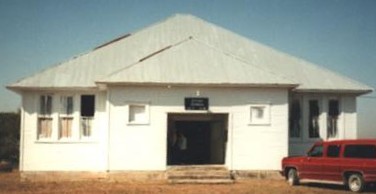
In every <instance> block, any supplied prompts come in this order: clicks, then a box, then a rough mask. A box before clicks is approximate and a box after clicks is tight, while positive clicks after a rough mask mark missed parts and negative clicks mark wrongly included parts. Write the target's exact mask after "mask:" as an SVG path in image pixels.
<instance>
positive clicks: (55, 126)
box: [35, 92, 98, 144]
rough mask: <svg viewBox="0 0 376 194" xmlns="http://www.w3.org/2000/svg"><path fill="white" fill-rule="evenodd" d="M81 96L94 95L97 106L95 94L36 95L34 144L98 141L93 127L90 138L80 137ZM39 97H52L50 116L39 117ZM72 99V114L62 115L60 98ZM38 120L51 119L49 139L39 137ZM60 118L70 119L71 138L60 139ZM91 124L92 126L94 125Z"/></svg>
mask: <svg viewBox="0 0 376 194" xmlns="http://www.w3.org/2000/svg"><path fill="white" fill-rule="evenodd" d="M82 95H94V96H95V101H94V103H95V105H96V104H97V100H98V98H97V94H95V93H89V94H88V93H65V92H64V93H39V94H38V95H36V96H37V97H36V98H35V99H36V103H35V105H36V109H37V110H38V113H37V116H36V119H37V121H36V123H37V125H36V126H37V127H36V139H35V143H51V144H59V143H63V144H64V143H98V139H97V137H96V132H95V127H93V129H92V130H93V131H92V135H91V136H90V137H82V136H81V135H80V133H81V126H80V125H81V123H80V121H81V115H80V107H81V101H80V97H81V96H82ZM41 96H52V110H51V114H50V115H41V114H40V112H41V111H40V110H39V109H40V100H39V99H40V97H41ZM64 96H65V97H68V96H69V97H73V112H72V114H68V115H67V114H65V113H62V112H63V111H62V108H63V107H62V106H61V98H62V97H64ZM39 118H51V119H52V131H51V134H52V135H51V137H48V138H45V137H39V132H38V130H39V123H38V122H39ZM60 118H72V119H73V121H72V136H71V137H69V138H67V137H60V135H59V132H60ZM93 120H94V121H93V122H94V123H95V116H93ZM94 123H93V125H95V124H94Z"/></svg>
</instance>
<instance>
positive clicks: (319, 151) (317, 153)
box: [308, 145, 323, 157]
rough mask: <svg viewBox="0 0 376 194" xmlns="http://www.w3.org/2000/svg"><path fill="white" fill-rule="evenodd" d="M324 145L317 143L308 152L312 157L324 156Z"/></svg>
mask: <svg viewBox="0 0 376 194" xmlns="http://www.w3.org/2000/svg"><path fill="white" fill-rule="evenodd" d="M322 150H323V149H322V145H317V146H315V147H313V148H312V150H311V151H310V152H309V153H308V156H310V157H322Z"/></svg>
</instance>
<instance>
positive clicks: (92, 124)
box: [78, 93, 98, 140]
mask: <svg viewBox="0 0 376 194" xmlns="http://www.w3.org/2000/svg"><path fill="white" fill-rule="evenodd" d="M83 96H93V97H94V100H93V103H94V107H93V115H92V116H83V115H82V106H83V105H82V104H83V103H82V102H83V100H82V97H83ZM79 98H80V109H79V114H78V115H79V127H78V134H79V139H80V140H91V139H94V136H95V130H94V129H95V117H96V106H97V98H98V97H97V95H95V94H91V93H85V94H80V95H79ZM84 120H88V121H89V123H90V135H88V136H86V135H83V134H84V133H83V130H84V129H83V122H84Z"/></svg>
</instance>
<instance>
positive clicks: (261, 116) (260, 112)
mask: <svg viewBox="0 0 376 194" xmlns="http://www.w3.org/2000/svg"><path fill="white" fill-rule="evenodd" d="M250 124H251V125H268V124H270V105H269V104H257V105H251V106H250Z"/></svg>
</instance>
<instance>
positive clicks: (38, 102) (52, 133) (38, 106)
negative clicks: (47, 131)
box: [36, 93, 55, 141]
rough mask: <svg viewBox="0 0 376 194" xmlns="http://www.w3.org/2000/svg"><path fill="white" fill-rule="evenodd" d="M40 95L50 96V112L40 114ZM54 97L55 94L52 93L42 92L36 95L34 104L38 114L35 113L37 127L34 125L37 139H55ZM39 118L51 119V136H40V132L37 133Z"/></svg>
mask: <svg viewBox="0 0 376 194" xmlns="http://www.w3.org/2000/svg"><path fill="white" fill-rule="evenodd" d="M42 96H51V114H42V113H41V112H42V110H41V104H40V98H41V97H42ZM54 98H55V95H54V94H51V93H42V94H39V95H37V98H36V99H37V101H36V105H37V110H38V114H37V127H36V139H37V141H55V140H54V130H55V129H54V120H55V119H54V107H55V105H54ZM39 119H51V122H52V123H51V125H52V126H51V136H50V137H41V136H40V134H39V127H40V126H39Z"/></svg>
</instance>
